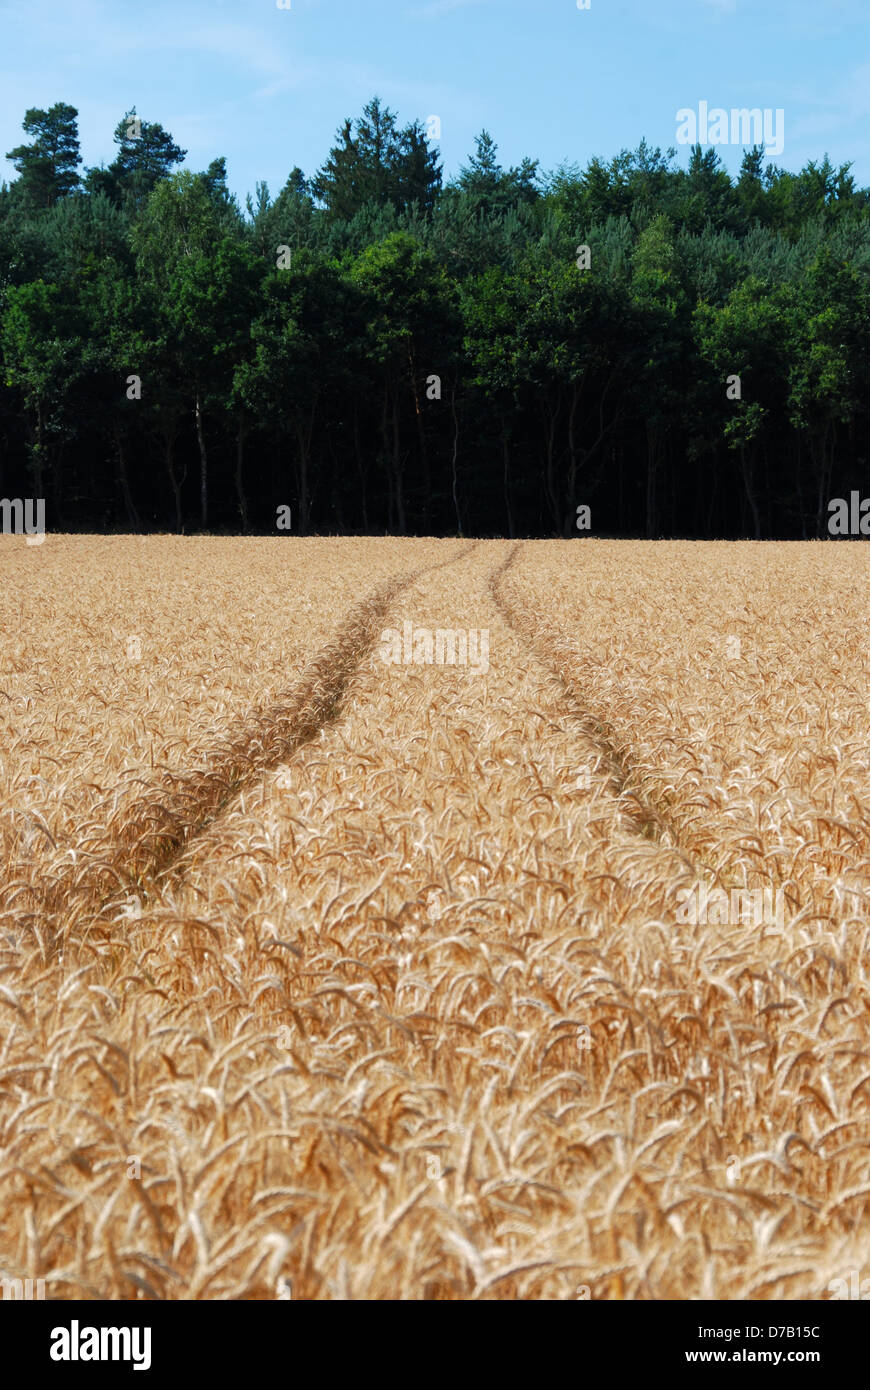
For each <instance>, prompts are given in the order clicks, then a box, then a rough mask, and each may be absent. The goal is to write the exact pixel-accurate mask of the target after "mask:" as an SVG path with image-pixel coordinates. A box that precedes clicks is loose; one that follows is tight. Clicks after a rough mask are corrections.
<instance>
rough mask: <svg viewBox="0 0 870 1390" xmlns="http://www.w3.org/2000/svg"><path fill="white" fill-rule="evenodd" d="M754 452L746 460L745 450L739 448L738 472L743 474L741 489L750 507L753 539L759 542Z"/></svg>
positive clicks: (759, 517) (759, 525) (759, 520)
mask: <svg viewBox="0 0 870 1390" xmlns="http://www.w3.org/2000/svg"><path fill="white" fill-rule="evenodd" d="M754 452H755V451H754V450H752V455H751V456H750V457H749V458H748V459H747V457H746V449H745V448H741V450H740V471H741V472H742V474H743V487H744V490H745V492H746V500H747V501H748V503H749V506H750V508H751V511H752V524H753V526H754V528H755V539H756V540H757V541H760V540H761V516H760V515H759V511H758V500H757V498H756V496H755V478H754V471H753V456H754Z"/></svg>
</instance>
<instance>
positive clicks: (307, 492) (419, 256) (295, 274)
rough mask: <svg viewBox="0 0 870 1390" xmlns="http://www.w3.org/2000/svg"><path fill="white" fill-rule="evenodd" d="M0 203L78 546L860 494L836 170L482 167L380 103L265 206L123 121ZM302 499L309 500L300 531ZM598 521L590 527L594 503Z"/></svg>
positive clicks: (800, 529)
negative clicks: (154, 535)
mask: <svg viewBox="0 0 870 1390" xmlns="http://www.w3.org/2000/svg"><path fill="white" fill-rule="evenodd" d="M23 126H24V131H25V134H26V136H27V137H29V139H28V142H27V143H24V144H21V145H19V146H17V147H16V148H14V149H12V150H10V151H9V152H8V153H7V156H6V157H7V159H9V160H11V161H12V163H13V165H14V167H15V169H16V172H17V178H15V179H14V180H13V181H12V182H11V184H9V185H7V184H3V185H2V187H0V354H2V372H0V493H2V495H3V496H20V497H22V496H30V495H33V496H37V497H44V498H45V499H46V505H47V515H48V526H49V529H101V530H102V529H124V530H130V529H132V530H135V531H138V530H145V529H160V530H166V529H174V530H177V531H190V530H196V529H199V530H207V529H214V530H245V531H247V530H254V531H269V530H274V529H275V527H276V515H277V514H278V509H279V508H285V509H287V508H289V515H290V516H291V518H292V529H293V531H294V532H296V533H303V534H304V533H307V532H348V533H360V532H365V533H368V532H380V531H390V532H395V533H398V534H405V533H411V534H413V533H426V534H479V535H493V534H497V535H508V536H515V535H563V536H567V535H576V534H577V525H578V508H580V507H581V506H582V507H588V508H589V509H590V514H591V531H592V533H597V534H606V535H636V536H658V535H692V536H697V537H710V536H722V537H737V536H750V537H758V538H761V537H808V536H814V535H824V534H827V516H828V510H827V509H828V501H829V499H830V498H831V497H832V496H833V495H847V494H848V493H849V490H850V489H853V488H859V489H860V487H861V483H862V481H863V478H864V475H865V472H866V461H867V444H866V438H867V423H868V422H867V410H868V399H870V392H868V387H870V212H868V205H870V191H868V190H867V189H863V188H859V187H856V184H855V181H854V178H853V176H852V175H851V173H850V166H849V165H843V166H841V167H839V168H836V167H834V166H833V165H832V164H831V163H830V161H829V160H828V158H827V156H826V157H825V158H824V160H822V161H818V162H817V161H810V162H809V163H807V165H806V166H805V167H804V168H802V169H801V170H800V171H799V172H798V173H790V172H787V171H786V170H783V169H781V168H779V167H777V166H774V165H772V164H767V165H765V156H764V150H763V148H762V147H754V148H752V149H749V150H747V151H746V152H745V154H744V157H743V162H742V166H741V169H740V173H739V175H738V176H737V177H736V178H732V177H731V175H730V174H729V173H728V171H727V170H726V169H725V168H724V167H723V166H722V163H721V161H720V159H719V157H718V155H717V153H716V151H715V149H712V148H710V149H703V148H702V147H701V146H695V147H693V148H692V149H691V151H690V157H689V161H688V166H687V167H686V168H680V167H678V166H677V164H676V151H675V150H673V149H669V150H667V151H665V152H664V153H663V152H662V151H661V150H660V149H658V148H652V147H650V146H649V145H648V144H647V143H646V142H645V141H641V143H640V145H639V146H638V148H637V149H636V150H634V151H626V150H623V151H621V152H620V153H619V154H618V155H616V156H615V157H613V158H611V159H609V160H604V159H600V158H593V159H591V160H589V161H588V163H587V164H586V165H585V166H584V167H580V166H579V165H574V164H564V165H562V166H560V168H559V169H557V170H555V171H553V172H550V173H546V174H545V173H542V171H541V170H540V166H539V164H538V162H537V161H534V160H531V159H524V160H523V161H522V163H521V164H520V165H518V166H516V167H511V168H504V167H503V166H502V165H501V164H500V163H499V159H498V149H497V146H496V144H495V142H494V141H493V139H492V137H491V136H490V135H489V133H488V132H486V131H483V132H481V134H480V136H478V138H477V140H476V142H475V150H474V153H473V154H472V155H471V156H470V157H469V159H468V162H467V164H465V165H464V166H463V167H462V168H461V170H460V172H459V174H458V175H457V177H456V178H455V179H453V180H451V181H449V182H446V183H445V181H444V179H443V171H442V168H441V165H440V162H439V158H438V153H437V148H436V147H435V145H434V144H433V141H432V139H431V138H430V136H429V133H428V131H427V129H425V128H424V126H423V125H422V123H421V122H419V121H414V122H412V123H411V124H409V125H407V126H405V127H401V126H400V125H399V124H398V123H397V118H396V115H395V113H394V112H392V111H390V110H389V108H388V107H386V106H384V105H383V104H382V103H381V102H380V101H379V100H378V99H377V98H374V99H373V100H372V101H370V102H369V103H368V105H367V106H366V107H365V109H364V111H363V113H362V115H361V116H360V117H359V118H357V119H356V120H351V119H348V120H346V121H345V122H344V123H343V125H342V126H341V127H340V128H339V130H338V132H337V135H336V139H335V143H334V146H333V148H332V149H331V151H330V152H329V155H328V157H327V159H326V161H325V162H324V164H323V166H322V168H321V169H320V170H319V171H317V172H316V173H315V174H313V175H312V176H311V177H310V178H308V177H306V176H305V174H304V173H303V171H302V170H301V169H299V168H298V167H297V168H294V169H293V170H292V171H291V173H290V174H289V176H288V178H287V181H286V183H285V185H284V187H283V188H282V189H281V190H280V192H279V193H278V194H277V196H275V197H273V196H272V194H271V193H270V190H269V188H268V187H267V185H266V184H265V183H258V184H257V185H256V188H255V190H254V193H253V195H248V196H247V198H246V200H245V206H244V207H242V206H240V204H239V202H238V200H237V199H236V198H235V197H234V196H233V195H232V194H231V193H230V192H229V189H228V187H227V177H226V166H225V161H224V160H223V159H222V158H217V159H215V160H213V161H212V163H211V164H210V165H209V167H208V168H207V169H206V170H205V171H203V172H199V173H194V172H191V171H189V170H187V169H184V168H181V167H179V166H181V165H183V163H184V160H185V157H186V151H184V150H183V149H181V148H180V147H179V146H178V145H177V144H176V143H175V142H174V140H173V139H172V136H171V135H170V134H169V132H167V131H166V130H164V128H163V127H162V126H161V125H160V124H159V123H157V122H151V121H148V120H145V119H144V118H140V117H139V116H138V115H137V113H136V111H135V109H133V110H131V111H129V112H127V113H125V115H124V117H123V118H122V119H121V120H120V121H119V123H118V126H117V128H116V130H115V135H114V139H115V144H116V147H117V154H116V156H115V158H114V159H113V161H112V162H111V164H109V165H108V166H101V167H99V168H90V169H84V170H83V169H81V167H80V166H81V164H82V160H81V155H80V151H79V141H78V131H77V112H76V110H75V108H73V107H71V106H69V105H66V104H65V103H57V104H56V105H55V106H53V107H51V108H49V109H48V110H40V109H36V108H34V109H31V110H29V111H28V112H27V113H26V115H25V118H24V122H23ZM286 514H287V513H286V511H285V515H286ZM587 515H588V514H587Z"/></svg>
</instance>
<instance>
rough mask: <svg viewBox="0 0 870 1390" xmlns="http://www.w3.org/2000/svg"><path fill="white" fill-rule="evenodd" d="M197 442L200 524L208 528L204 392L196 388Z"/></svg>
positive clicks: (203, 527) (203, 528)
mask: <svg viewBox="0 0 870 1390" xmlns="http://www.w3.org/2000/svg"><path fill="white" fill-rule="evenodd" d="M195 414H196V442H197V444H198V445H199V524H200V526H201V528H202V530H203V531H206V530H207V529H208V457H207V455H206V452H205V433H204V432H203V427H202V394H201V392H200V389H199V387H197V388H196V406H195Z"/></svg>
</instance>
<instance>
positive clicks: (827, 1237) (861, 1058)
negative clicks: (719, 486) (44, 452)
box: [0, 535, 870, 1300]
mask: <svg viewBox="0 0 870 1390" xmlns="http://www.w3.org/2000/svg"><path fill="white" fill-rule="evenodd" d="M863 557H864V552H863V550H862V549H861V547H860V545H859V544H848V543H846V544H842V545H839V546H837V547H834V546H832V545H825V544H822V543H817V544H812V543H811V544H799V543H782V544H752V543H739V544H720V543H689V542H649V543H643V542H618V541H595V540H589V539H584V540H583V541H582V542H581V541H580V540H574V541H568V542H545V541H530V542H522V543H512V542H507V541H480V542H475V541H464V540H442V541H436V540H426V539H419V540H404V539H403V540H400V539H393V538H375V539H365V540H352V539H345V540H337V539H334V540H333V539H310V540H295V539H294V540H290V539H288V538H283V537H282V538H281V539H274V540H269V539H263V540H250V539H218V538H209V537H203V538H198V539H184V538H174V537H159V536H158V537H147V538H138V537H111V538H109V537H73V536H54V535H52V536H49V537H47V538H46V543H45V544H44V545H43V546H40V547H38V548H31V549H27V548H25V547H24V545H23V543H21V541H20V540H19V539H18V538H14V537H4V538H0V583H2V586H3V593H4V597H5V598H6V602H5V603H4V605H3V609H2V617H0V720H2V725H0V1278H8V1279H33V1280H36V1279H43V1280H44V1281H45V1285H46V1290H47V1296H48V1297H49V1298H57V1299H80V1298H85V1299H121V1300H139V1299H170V1300H189V1299H209V1300H213V1299H275V1298H282V1297H292V1298H293V1299H300V1298H301V1299H515V1298H522V1299H578V1298H579V1299H593V1300H596V1299H639V1300H647V1299H666V1300H667V1299H674V1300H677V1299H694V1298H715V1299H735V1300H736V1299H746V1298H761V1299H798V1298H817V1299H818V1298H826V1297H829V1296H830V1295H829V1292H828V1290H829V1287H830V1283H831V1281H832V1280H834V1279H836V1278H840V1277H844V1276H846V1275H847V1274H848V1271H850V1270H852V1269H855V1268H858V1269H860V1268H861V1267H862V1265H867V1264H868V1263H870V1225H868V1221H867V1213H868V1207H870V1123H868V1111H870V1036H868V1035H870V977H868V959H870V958H868V944H870V943H868V915H867V895H868V883H870V878H868V863H870V818H868V804H870V803H868V799H867V788H868V770H870V763H868V759H870V751H868V731H870V716H868V709H867V701H868V691H870V663H868V656H867V643H866V639H865V614H866V612H867V604H868V598H870V585H868V578H867V573H866V566H865V562H864V558H863ZM389 634H392V637H390V636H389ZM444 634H449V637H444ZM484 634H485V644H484ZM390 653H392V659H390V660H387V659H386V658H387V657H388V656H389V655H390ZM451 654H452V655H453V656H454V657H455V660H454V661H453V662H451V661H450V660H449V656H450V655H451ZM439 656H440V657H441V658H442V659H441V660H440V661H439V660H438V657H439ZM415 658H416V659H415ZM704 903H706V904H707V906H706V907H704V908H703V910H701V908H700V906H699V905H702V904H704ZM692 904H694V905H695V910H694V911H691V910H689V907H690V906H691V905H692ZM710 904H712V907H710ZM735 904H736V905H737V910H736V913H735ZM747 904H748V905H749V910H746V909H747ZM759 904H762V905H763V907H764V911H763V913H762V914H761V918H760V919H759V914H758V911H757V908H758V905H759ZM687 905H689V907H687ZM772 905H775V910H774V911H772V912H771V911H768V910H767V909H768V908H769V907H771V906H772Z"/></svg>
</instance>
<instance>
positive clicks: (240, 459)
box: [236, 415, 250, 531]
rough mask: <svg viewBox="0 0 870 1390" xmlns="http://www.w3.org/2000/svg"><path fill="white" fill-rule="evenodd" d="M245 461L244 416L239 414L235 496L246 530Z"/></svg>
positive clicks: (243, 528) (247, 527) (243, 526)
mask: <svg viewBox="0 0 870 1390" xmlns="http://www.w3.org/2000/svg"><path fill="white" fill-rule="evenodd" d="M244 461H245V417H244V415H240V416H239V421H238V429H237V431H236V496H237V497H238V499H239V515H240V516H241V518H242V530H243V531H248V530H250V527H249V525H248V499H247V497H246V496H245V481H244V477H243V474H242V468H243V466H244Z"/></svg>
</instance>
